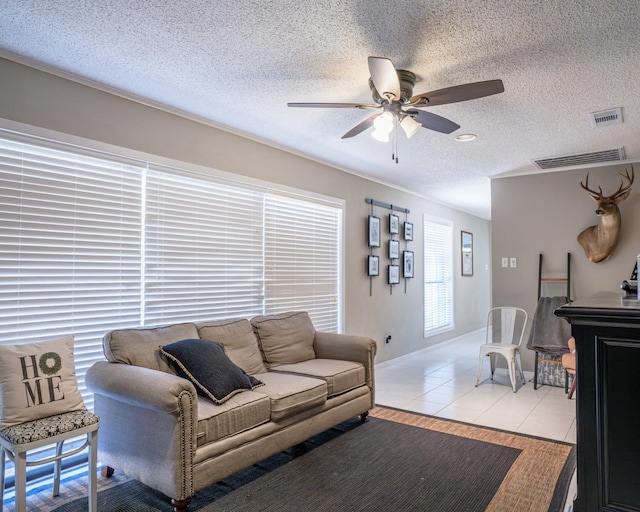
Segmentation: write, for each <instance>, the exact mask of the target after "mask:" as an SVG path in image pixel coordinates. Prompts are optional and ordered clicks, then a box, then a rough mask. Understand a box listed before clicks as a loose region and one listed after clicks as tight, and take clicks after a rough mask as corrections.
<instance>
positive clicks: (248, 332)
mask: <svg viewBox="0 0 640 512" xmlns="http://www.w3.org/2000/svg"><path fill="white" fill-rule="evenodd" d="M179 340H191V341H193V340H195V342H196V343H200V344H201V343H202V342H201V341H199V340H208V341H211V342H217V343H219V344H220V345H222V346H223V347H224V353H225V354H226V356H228V359H230V360H231V361H232V362H233V363H234V365H237V366H238V367H240V368H241V369H242V370H244V372H240V373H242V374H243V378H245V377H246V376H249V375H250V376H252V377H253V378H255V379H258V380H259V381H260V382H261V383H262V384H261V385H259V386H257V387H253V386H251V387H253V389H249V390H242V391H239V392H233V393H231V394H230V395H229V396H226V397H225V399H226V401H224V403H222V404H216V403H214V401H212V399H209V398H205V397H204V396H202V395H203V393H202V392H201V393H200V394H198V393H197V392H196V388H197V387H198V386H199V384H200V381H199V380H196V386H194V383H193V382H192V381H191V380H189V379H188V378H183V377H181V376H178V374H181V375H186V376H187V377H193V375H192V374H186V373H184V372H182V370H184V368H183V367H182V366H181V365H180V364H179V365H177V366H176V365H175V364H174V363H173V362H172V361H171V359H169V358H167V357H166V355H165V353H164V352H163V351H161V350H160V347H162V346H166V347H168V348H167V350H169V348H172V347H175V346H178V345H176V344H174V345H171V344H172V343H174V342H178V341H179ZM103 346H104V353H105V356H106V358H107V361H106V362H104V361H103V362H99V363H96V364H94V365H93V366H92V367H91V368H90V369H89V370H88V372H87V375H86V384H87V387H88V388H89V390H91V391H92V392H93V393H94V396H95V412H96V413H97V414H98V415H99V416H100V435H99V447H98V458H99V460H100V461H101V462H102V464H103V474H106V475H108V474H110V473H112V472H113V469H112V468H115V469H118V470H121V471H123V472H124V473H125V474H127V475H128V476H129V477H131V478H134V479H137V480H139V481H141V482H143V483H145V484H146V485H148V486H150V487H153V488H154V489H157V490H159V491H160V492H162V493H164V494H166V495H167V496H169V497H170V498H172V503H173V506H174V510H175V511H185V510H187V507H188V505H189V502H190V501H191V497H192V496H193V494H194V493H196V492H197V491H199V490H201V489H204V488H205V487H208V486H209V485H211V484H213V483H215V482H217V481H219V480H221V479H223V478H225V477H227V476H229V475H231V474H233V473H235V472H236V471H238V470H240V469H243V468H245V467H248V466H250V465H252V464H254V463H256V462H259V461H260V460H263V459H265V458H267V457H269V456H271V455H273V454H275V453H278V452H280V451H282V450H284V449H286V448H289V447H291V446H294V445H296V444H298V443H301V442H303V441H304V440H306V439H308V438H309V437H311V436H314V435H316V434H318V433H320V432H322V431H324V430H326V429H328V428H330V427H332V426H335V425H337V424H338V423H341V422H342V421H345V420H347V419H349V418H350V417H353V416H356V415H360V417H361V419H362V420H363V421H364V419H365V418H366V415H367V413H368V411H369V409H371V408H372V407H373V406H374V375H373V370H374V366H373V365H374V357H375V353H376V344H375V342H374V341H373V340H371V339H369V338H365V337H360V336H351V335H344V334H334V333H324V332H316V331H315V329H314V328H313V325H312V323H311V320H310V319H309V316H308V315H307V314H306V313H304V312H292V313H284V314H281V315H272V316H261V317H255V318H253V319H251V320H247V319H230V320H223V321H214V322H202V323H197V324H196V323H181V324H174V325H167V326H162V327H153V328H147V327H144V328H134V329H120V330H115V331H111V332H109V333H107V334H106V335H105V337H104V340H103ZM206 347H208V345H207V346H205V348H206ZM212 348H213V347H212ZM216 348H217V349H218V350H219V347H216ZM198 362H199V361H196V363H198ZM204 366H206V364H205V365H204ZM238 371H239V370H238ZM245 373H246V375H244V374H245ZM214 377H215V376H214ZM214 398H216V397H215V396H214Z"/></svg>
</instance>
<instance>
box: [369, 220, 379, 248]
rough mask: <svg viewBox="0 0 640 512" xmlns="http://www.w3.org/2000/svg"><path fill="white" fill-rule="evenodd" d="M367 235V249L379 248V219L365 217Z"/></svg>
mask: <svg viewBox="0 0 640 512" xmlns="http://www.w3.org/2000/svg"><path fill="white" fill-rule="evenodd" d="M367 233H368V244H369V247H380V217H376V216H375V215H369V216H368V217H367Z"/></svg>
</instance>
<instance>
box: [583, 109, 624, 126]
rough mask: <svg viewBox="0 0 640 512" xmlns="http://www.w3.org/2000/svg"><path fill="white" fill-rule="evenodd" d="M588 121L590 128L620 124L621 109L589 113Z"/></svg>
mask: <svg viewBox="0 0 640 512" xmlns="http://www.w3.org/2000/svg"><path fill="white" fill-rule="evenodd" d="M589 119H590V120H591V126H592V127H593V128H597V127H599V126H609V125H611V124H622V109H621V108H611V109H609V110H603V111H601V112H591V113H590V114H589Z"/></svg>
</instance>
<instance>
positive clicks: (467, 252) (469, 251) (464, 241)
mask: <svg viewBox="0 0 640 512" xmlns="http://www.w3.org/2000/svg"><path fill="white" fill-rule="evenodd" d="M460 253H461V254H460V257H461V260H462V275H463V276H472V275H473V233H469V232H468V231H461V232H460Z"/></svg>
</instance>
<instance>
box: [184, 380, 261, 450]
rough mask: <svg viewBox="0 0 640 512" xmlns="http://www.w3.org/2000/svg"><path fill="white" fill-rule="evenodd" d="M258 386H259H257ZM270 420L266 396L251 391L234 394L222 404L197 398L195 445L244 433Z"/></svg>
mask: <svg viewBox="0 0 640 512" xmlns="http://www.w3.org/2000/svg"><path fill="white" fill-rule="evenodd" d="M258 389H260V388H258ZM270 419H271V402H270V400H269V397H268V396H266V395H263V394H260V393H257V392H254V391H246V392H244V393H239V394H237V395H234V396H233V397H231V398H230V399H229V400H227V401H226V402H225V403H223V404H221V405H217V404H214V403H213V402H211V401H209V400H206V399H204V398H201V399H199V400H198V433H197V434H196V435H197V440H196V443H197V445H198V446H202V445H204V444H207V443H210V442H212V441H217V440H219V439H223V438H225V437H229V436H232V435H234V434H238V433H240V432H244V431H245V430H249V429H252V428H253V427H257V426H258V425H262V424H263V423H267V422H268V421H269V420H270Z"/></svg>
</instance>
